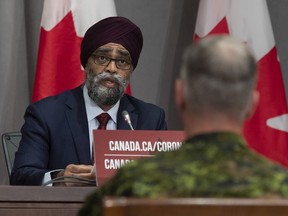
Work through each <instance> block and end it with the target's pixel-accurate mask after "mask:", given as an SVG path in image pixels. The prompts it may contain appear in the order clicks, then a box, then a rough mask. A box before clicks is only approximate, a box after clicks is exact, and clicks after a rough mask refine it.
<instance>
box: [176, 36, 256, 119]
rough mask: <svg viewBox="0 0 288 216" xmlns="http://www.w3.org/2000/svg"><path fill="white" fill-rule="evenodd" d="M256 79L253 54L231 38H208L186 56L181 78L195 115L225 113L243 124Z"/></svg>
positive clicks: (188, 51) (192, 46)
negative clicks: (197, 113)
mask: <svg viewBox="0 0 288 216" xmlns="http://www.w3.org/2000/svg"><path fill="white" fill-rule="evenodd" d="M256 75H257V63H256V60H255V58H254V56H253V54H252V52H251V51H250V49H249V48H248V46H247V45H246V44H245V43H243V42H241V41H238V40H236V39H235V38H232V37H230V36H224V35H222V36H208V37H206V38H205V39H202V40H200V41H199V42H198V43H196V44H194V45H190V46H189V47H188V48H187V49H186V52H185V53H184V55H183V62H182V68H181V77H182V78H183V79H184V81H185V84H186V85H185V86H186V89H185V97H186V101H187V103H188V107H189V109H191V110H192V111H194V112H199V113H201V112H210V113H211V112H212V113H225V114H227V115H232V116H234V117H237V118H239V119H242V120H243V118H244V117H245V113H246V109H247V106H248V103H249V100H250V98H251V94H252V91H253V88H254V87H255V82H256Z"/></svg>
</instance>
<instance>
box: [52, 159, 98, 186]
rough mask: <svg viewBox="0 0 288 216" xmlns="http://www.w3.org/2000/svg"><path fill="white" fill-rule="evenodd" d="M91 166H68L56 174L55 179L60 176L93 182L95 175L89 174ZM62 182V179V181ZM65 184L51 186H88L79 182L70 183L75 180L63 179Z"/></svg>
mask: <svg viewBox="0 0 288 216" xmlns="http://www.w3.org/2000/svg"><path fill="white" fill-rule="evenodd" d="M92 168H93V166H92V165H75V164H69V165H68V166H66V168H65V169H64V170H62V171H60V172H58V173H57V174H56V176H55V177H61V176H64V177H65V176H72V177H81V178H85V179H89V180H95V173H93V172H91V171H92ZM63 180H64V179H63ZM65 180H66V181H67V182H59V183H54V184H53V186H89V185H88V184H84V183H81V182H70V180H71V181H77V180H76V179H75V180H74V179H69V178H66V179H65Z"/></svg>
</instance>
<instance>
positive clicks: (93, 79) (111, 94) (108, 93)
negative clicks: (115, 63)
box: [86, 70, 128, 107]
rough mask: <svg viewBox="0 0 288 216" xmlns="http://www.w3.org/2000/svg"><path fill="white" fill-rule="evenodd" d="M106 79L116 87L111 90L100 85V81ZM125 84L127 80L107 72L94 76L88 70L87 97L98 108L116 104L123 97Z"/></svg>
mask: <svg viewBox="0 0 288 216" xmlns="http://www.w3.org/2000/svg"><path fill="white" fill-rule="evenodd" d="M106 79H109V80H113V81H114V82H115V83H116V85H115V86H114V87H111V88H108V87H106V86H103V85H101V81H103V80H106ZM127 84H128V80H125V79H123V78H122V77H121V76H119V75H114V74H111V73H108V72H102V73H99V74H94V73H93V71H91V70H89V71H88V72H87V76H86V86H87V89H88V95H89V97H90V98H91V99H92V100H93V101H94V102H95V103H96V104H97V105H98V106H100V107H101V106H112V105H114V104H116V103H117V101H118V100H119V99H120V98H121V97H122V96H123V95H124V91H125V89H126V87H127Z"/></svg>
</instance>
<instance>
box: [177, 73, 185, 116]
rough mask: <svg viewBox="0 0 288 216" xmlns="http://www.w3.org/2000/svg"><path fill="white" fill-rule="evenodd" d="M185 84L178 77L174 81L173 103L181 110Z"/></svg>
mask: <svg viewBox="0 0 288 216" xmlns="http://www.w3.org/2000/svg"><path fill="white" fill-rule="evenodd" d="M184 87H185V84H184V81H183V80H182V79H180V78H178V79H176V81H175V103H176V106H177V108H178V109H179V110H180V111H181V110H183V109H185V107H186V104H185V89H184Z"/></svg>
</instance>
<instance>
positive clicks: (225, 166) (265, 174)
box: [80, 133, 288, 215]
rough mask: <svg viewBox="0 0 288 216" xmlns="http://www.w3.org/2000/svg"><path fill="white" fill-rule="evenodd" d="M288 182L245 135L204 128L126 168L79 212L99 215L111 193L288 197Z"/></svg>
mask: <svg viewBox="0 0 288 216" xmlns="http://www.w3.org/2000/svg"><path fill="white" fill-rule="evenodd" d="M287 183H288V173H287V171H286V170H285V169H283V168H281V167H280V166H277V165H275V164H273V163H272V162H270V161H268V160H266V159H264V158H263V157H262V156H260V155H259V154H257V153H254V152H253V151H251V150H250V149H248V148H247V147H246V144H245V141H244V140H243V139H242V138H241V137H240V136H238V135H236V134H232V133H210V134H203V135H198V136H195V137H192V138H190V139H188V140H187V141H186V142H185V143H184V144H183V145H182V147H181V148H180V149H179V150H177V151H173V152H166V153H159V154H158V155H157V156H156V157H154V158H150V159H145V160H144V159H140V160H137V161H135V162H131V163H130V164H128V165H126V166H125V167H123V168H121V169H120V170H119V172H118V173H117V174H116V175H115V176H114V177H113V178H112V179H111V180H110V181H108V182H107V183H106V184H105V185H104V186H103V187H102V188H101V190H97V191H96V192H95V193H93V194H92V195H91V196H90V197H88V199H87V201H86V203H85V205H84V206H83V208H82V210H81V212H80V215H90V214H91V215H100V212H99V211H101V199H102V197H103V196H107V195H108V196H126V197H150V198H157V197H250V198H251V197H252V198H254V197H255V198H256V197H288V184H287ZM88 212H89V214H88Z"/></svg>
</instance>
